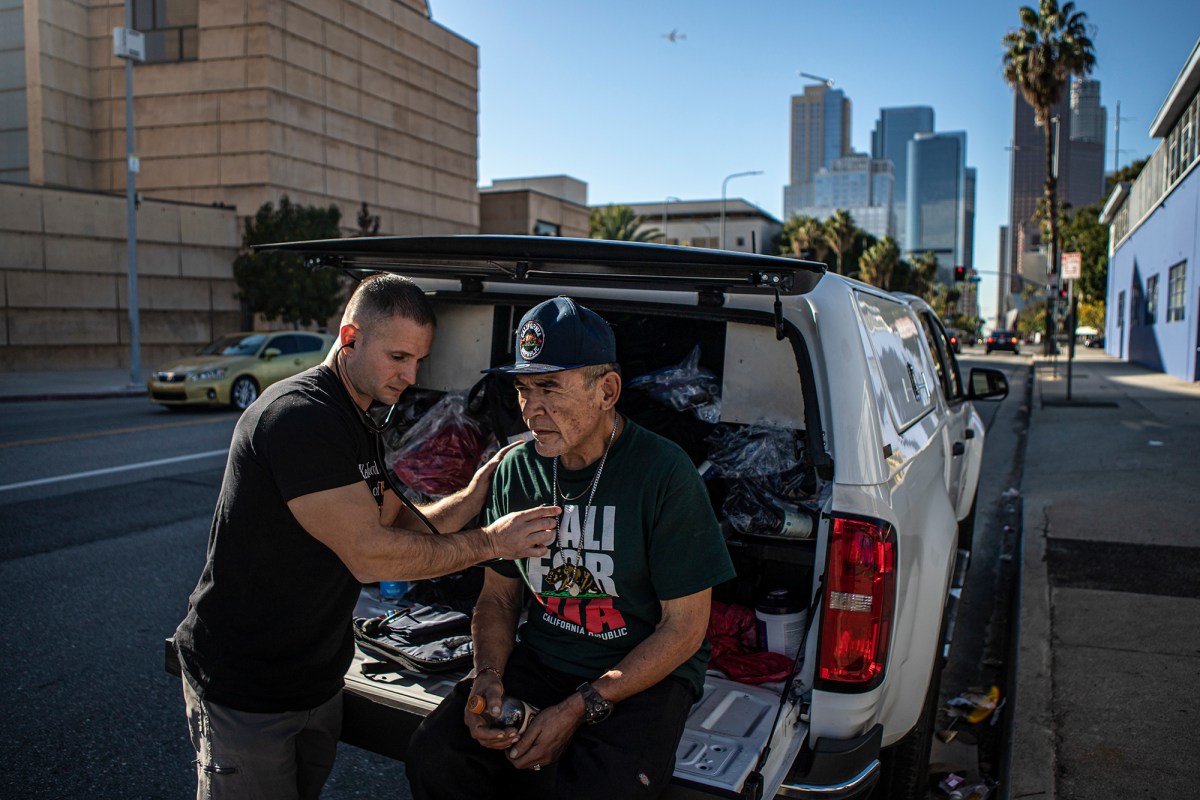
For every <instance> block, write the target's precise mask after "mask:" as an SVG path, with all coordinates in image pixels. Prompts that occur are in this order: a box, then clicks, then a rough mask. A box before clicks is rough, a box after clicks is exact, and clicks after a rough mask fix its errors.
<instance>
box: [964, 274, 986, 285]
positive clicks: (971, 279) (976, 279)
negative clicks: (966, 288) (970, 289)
mask: <svg viewBox="0 0 1200 800" xmlns="http://www.w3.org/2000/svg"><path fill="white" fill-rule="evenodd" d="M981 280H983V278H981V277H979V276H978V275H972V276H971V277H969V278H967V283H979V282H980V281H981Z"/></svg>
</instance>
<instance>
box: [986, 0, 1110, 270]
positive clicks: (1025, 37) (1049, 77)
mask: <svg viewBox="0 0 1200 800" xmlns="http://www.w3.org/2000/svg"><path fill="white" fill-rule="evenodd" d="M1017 13H1018V15H1019V16H1020V19H1021V27H1019V28H1017V29H1015V30H1011V31H1009V32H1008V33H1006V34H1005V35H1004V38H1003V40H1002V42H1003V44H1004V57H1003V68H1004V80H1005V81H1006V82H1007V83H1008V85H1009V86H1011V87H1012V88H1013V90H1014V91H1018V92H1020V93H1021V96H1022V97H1024V98H1025V101H1026V102H1027V103H1029V105H1030V107H1032V108H1033V113H1034V116H1035V118H1036V119H1037V121H1038V124H1039V125H1041V126H1042V132H1043V133H1044V134H1045V140H1046V184H1045V200H1046V205H1047V207H1048V208H1049V210H1050V213H1049V223H1050V263H1051V264H1055V263H1057V255H1058V253H1059V250H1058V244H1059V238H1058V235H1059V229H1058V202H1057V197H1058V185H1057V184H1058V181H1057V179H1056V178H1055V177H1054V170H1053V163H1054V131H1053V128H1052V126H1051V124H1050V122H1051V120H1050V115H1051V114H1052V113H1053V110H1054V106H1055V105H1056V104H1057V103H1058V101H1059V100H1060V99H1061V98H1062V94H1063V90H1064V88H1065V87H1066V85H1067V82H1068V81H1069V80H1070V78H1071V76H1072V75H1077V76H1079V77H1085V76H1087V75H1088V74H1089V73H1090V72H1091V71H1092V69H1093V67H1095V66H1096V55H1095V51H1094V49H1093V47H1092V40H1091V39H1089V38H1088V36H1087V15H1086V14H1084V13H1083V12H1081V11H1076V10H1075V4H1074V3H1073V2H1067V3H1064V4H1063V5H1062V8H1059V5H1058V2H1057V0H1039V3H1038V7H1037V8H1036V9H1033V8H1030V7H1029V6H1022V7H1021V8H1020V9H1019V10H1018V12H1017Z"/></svg>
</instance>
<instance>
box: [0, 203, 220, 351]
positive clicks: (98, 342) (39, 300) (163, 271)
mask: <svg viewBox="0 0 1200 800" xmlns="http://www.w3.org/2000/svg"><path fill="white" fill-rule="evenodd" d="M0 209H3V210H4V211H3V213H0V320H3V325H0V370H28V369H46V368H47V367H54V368H59V369H68V368H86V367H119V366H128V365H129V352H130V349H129V348H130V345H129V341H130V337H129V284H128V270H127V260H126V248H125V198H123V197H119V196H116V195H106V194H99V193H96V192H76V191H72V190H69V189H51V188H46V187H42V186H29V185H22V184H15V183H0ZM138 240H139V243H138V254H139V258H138V308H139V317H140V323H141V324H140V325H139V329H140V332H141V357H142V363H143V364H145V365H147V366H148V365H152V364H154V363H156V362H160V361H164V360H166V359H169V358H174V357H175V356H178V355H181V354H183V353H189V352H194V351H195V350H196V349H197V346H198V345H197V343H200V344H203V343H206V342H210V341H212V340H213V339H215V338H216V337H217V336H219V335H221V334H223V333H227V332H229V331H236V330H240V329H241V326H242V309H241V304H240V303H239V302H238V300H237V298H236V297H235V296H234V293H235V292H236V291H237V288H236V286H235V285H234V282H233V280H232V278H231V277H230V265H231V264H232V263H233V259H234V257H235V256H236V255H237V251H238V245H239V243H240V236H239V233H238V218H237V214H236V212H235V211H234V209H232V208H217V207H213V206H196V205H191V204H187V203H174V202H168V201H156V200H146V201H143V202H142V205H141V208H140V209H139V211H138Z"/></svg>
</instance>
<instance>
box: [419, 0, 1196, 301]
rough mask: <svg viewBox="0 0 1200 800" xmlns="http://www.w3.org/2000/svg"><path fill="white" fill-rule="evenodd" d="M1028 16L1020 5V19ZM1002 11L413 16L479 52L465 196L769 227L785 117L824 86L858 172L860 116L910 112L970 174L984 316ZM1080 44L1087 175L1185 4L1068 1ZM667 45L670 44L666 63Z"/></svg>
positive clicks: (1133, 124)
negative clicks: (684, 204)
mask: <svg viewBox="0 0 1200 800" xmlns="http://www.w3.org/2000/svg"><path fill="white" fill-rule="evenodd" d="M1026 4H1028V3H1026ZM1019 5H1021V3H1018V2H1011V3H1010V2H1005V1H1004V0H965V1H964V0H916V1H915V2H908V3H897V2H895V1H894V0H860V1H859V2H854V3H850V2H844V0H826V2H812V1H811V0H774V2H765V1H764V0H745V2H740V3H739V2H716V1H715V0H641V1H640V2H635V0H607V1H606V2H594V1H585V0H555V1H553V2H552V1H551V0H509V2H498V1H497V0H430V6H431V9H432V15H433V19H434V20H435V21H437V22H438V23H439V24H441V25H443V26H445V27H447V28H449V29H450V30H453V31H455V32H456V33H458V34H459V35H461V36H463V37H465V38H467V39H469V40H470V41H472V42H474V43H475V44H477V45H478V46H479V60H480V93H479V94H480V97H479V115H480V124H479V132H480V137H479V154H480V155H479V181H480V184H481V185H485V186H486V185H488V184H490V183H491V182H492V181H493V180H495V179H498V178H518V177H529V176H537V175H558V174H567V175H571V176H573V177H575V178H578V179H580V180H582V181H585V182H586V183H587V184H588V200H589V202H590V203H592V204H600V203H622V202H661V201H662V200H664V199H665V198H666V197H667V196H669V195H670V196H675V197H680V198H683V199H685V200H699V199H706V198H719V197H720V196H721V182H722V180H723V179H724V178H725V176H727V175H729V174H731V173H734V172H741V171H745V170H762V171H763V173H764V174H762V175H758V176H751V177H745V178H738V179H735V180H732V181H730V183H729V188H728V195H729V197H744V198H745V199H746V200H749V201H750V202H752V203H755V204H756V205H758V206H760V207H762V208H763V209H765V210H767V211H768V212H770V213H771V214H773V215H775V216H777V217H778V216H780V215H781V214H782V210H783V208H782V206H783V186H784V184H785V183H786V181H787V174H788V136H789V130H788V114H789V105H790V99H789V98H790V97H791V96H792V95H793V94H799V93H802V92H803V87H804V85H805V84H806V83H808V82H809V81H807V80H806V79H804V78H801V77H799V76H798V75H797V74H796V73H797V71H803V72H809V73H814V74H816V75H821V76H824V77H827V78H830V79H832V80H834V81H835V87H836V88H840V89H842V90H843V91H844V92H845V93H846V95H847V97H849V98H850V100H851V102H852V103H853V120H852V123H851V131H852V133H851V145H852V146H853V148H854V149H855V150H858V151H861V152H870V143H871V130H872V128H874V125H875V120H876V119H877V118H878V116H879V109H880V108H884V107H890V106H905V105H927V106H932V107H933V109H934V120H935V126H936V128H937V129H938V130H939V131H957V130H962V131H966V132H967V164H968V166H972V167H975V168H976V169H977V171H978V182H977V185H976V219H975V268H976V269H977V270H979V271H980V272H981V274H982V275H983V283H982V284H981V293H980V301H981V306H982V309H983V311H984V313H985V316H990V315H991V314H992V313H993V311H994V306H995V296H996V279H995V275H994V271H995V270H996V262H997V258H998V251H997V237H998V227H999V226H1000V225H1002V224H1006V223H1007V218H1008V191H1009V187H1008V155H1009V154H1008V151H1006V150H1005V147H1006V145H1007V144H1008V142H1009V139H1010V136H1011V130H1012V93H1011V91H1010V90H1009V89H1008V88H1007V86H1006V85H1005V83H1004V80H1003V78H1002V77H1001V55H1002V53H1003V48H1002V46H1001V44H1000V40H1001V37H1003V35H1004V33H1005V32H1006V31H1008V30H1010V29H1011V28H1014V27H1016V26H1017V24H1018V18H1017V8H1018V7H1019ZM1076 6H1077V8H1078V9H1079V10H1081V11H1084V12H1085V13H1086V14H1087V16H1088V20H1089V22H1090V23H1091V25H1092V26H1093V27H1094V30H1093V35H1092V39H1093V42H1094V43H1095V46H1096V54H1097V68H1096V70H1095V72H1094V73H1093V75H1092V77H1094V78H1097V79H1098V80H1099V81H1100V82H1101V86H1100V90H1101V102H1102V103H1103V104H1104V105H1105V106H1106V107H1107V108H1108V123H1109V124H1108V141H1107V145H1106V150H1107V158H1106V162H1105V164H1106V169H1108V170H1111V169H1112V164H1113V123H1114V118H1115V116H1116V104H1117V102H1118V101H1120V103H1121V116H1122V118H1123V119H1122V120H1121V138H1120V146H1121V151H1122V152H1121V164H1122V165H1124V164H1128V163H1129V162H1130V161H1133V160H1135V159H1137V158H1142V157H1145V156H1148V155H1149V154H1150V153H1151V152H1153V149H1154V147H1155V146H1156V144H1157V142H1156V141H1155V140H1152V139H1150V137H1149V135H1148V133H1147V130H1148V128H1149V126H1150V122H1151V120H1153V118H1154V115H1155V114H1156V113H1157V111H1158V109H1159V106H1160V105H1161V104H1162V101H1163V100H1164V99H1165V97H1166V94H1167V92H1168V90H1169V89H1170V87H1171V84H1172V82H1173V81H1174V80H1175V77H1176V76H1177V75H1178V74H1179V70H1180V69H1181V68H1182V67H1183V64H1184V62H1185V61H1186V60H1187V57H1188V55H1189V54H1190V52H1191V50H1192V47H1193V46H1194V45H1195V43H1196V40H1197V37H1198V36H1200V2H1197V0H1141V2H1130V0H1080V2H1077V3H1076ZM672 30H678V32H679V33H680V34H682V35H684V36H686V37H687V38H686V39H682V40H681V41H678V42H675V43H672V42H670V41H668V40H666V39H664V38H662V34H665V33H668V32H670V31H672Z"/></svg>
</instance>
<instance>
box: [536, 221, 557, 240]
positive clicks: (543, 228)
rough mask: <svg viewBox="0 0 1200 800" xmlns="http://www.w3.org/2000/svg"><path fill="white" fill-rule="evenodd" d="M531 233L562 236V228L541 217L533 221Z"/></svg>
mask: <svg viewBox="0 0 1200 800" xmlns="http://www.w3.org/2000/svg"><path fill="white" fill-rule="evenodd" d="M533 235H534V236H562V229H561V228H560V227H559V226H557V225H555V224H554V223H553V222H546V221H545V220H543V219H539V220H538V221H537V222H535V223H533Z"/></svg>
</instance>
